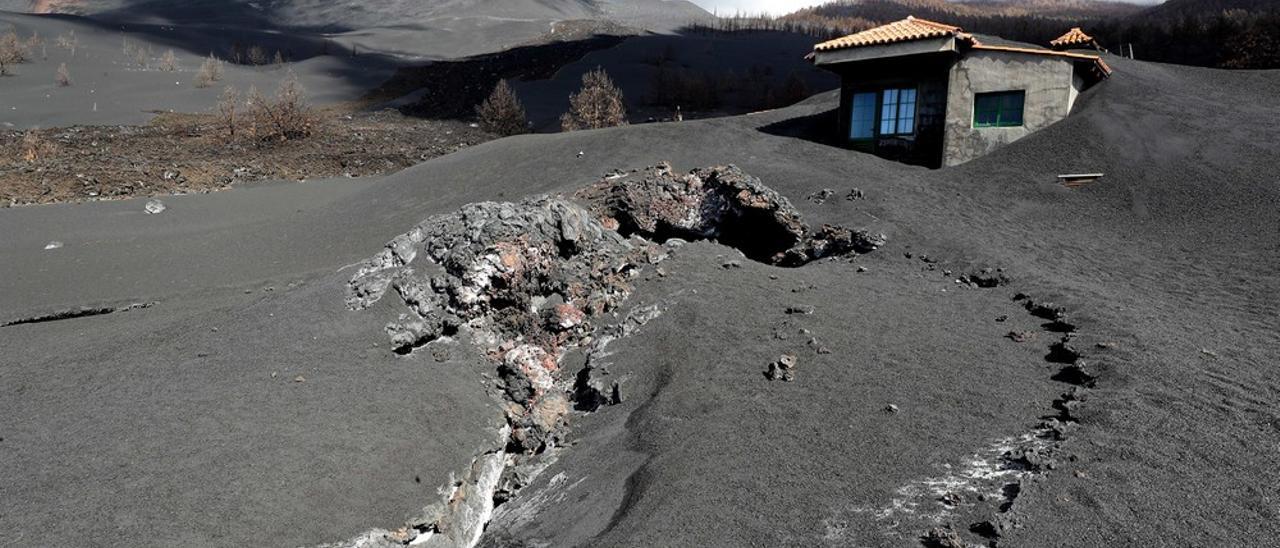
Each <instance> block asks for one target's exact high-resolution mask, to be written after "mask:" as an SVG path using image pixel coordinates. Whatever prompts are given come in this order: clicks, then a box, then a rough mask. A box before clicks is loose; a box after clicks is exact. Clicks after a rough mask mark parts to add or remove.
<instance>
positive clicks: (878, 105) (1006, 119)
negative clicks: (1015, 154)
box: [812, 17, 1111, 167]
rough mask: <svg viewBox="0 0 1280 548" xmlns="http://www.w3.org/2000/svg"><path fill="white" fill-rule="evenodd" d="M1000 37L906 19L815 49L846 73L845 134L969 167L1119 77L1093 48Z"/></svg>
mask: <svg viewBox="0 0 1280 548" xmlns="http://www.w3.org/2000/svg"><path fill="white" fill-rule="evenodd" d="M1077 31H1078V29H1073V32H1077ZM1069 34H1070V33H1069ZM1079 34H1080V35H1081V36H1085V35H1084V34H1083V33H1082V32H1080V33H1079ZM1077 39H1079V37H1078V36H1072V42H1073V43H1082V42H1078V41H1077ZM987 42H991V43H987ZM995 42H996V41H995V40H994V39H982V40H980V39H979V38H978V37H975V36H974V35H972V34H968V33H965V32H964V31H963V30H961V29H960V27H955V26H951V25H945V24H942V23H935V22H932V21H925V20H923V19H916V18H914V17H907V18H906V19H903V20H901V21H896V22H893V23H889V24H887V25H883V26H880V27H876V28H872V29H869V30H865V31H863V32H859V33H857V34H852V35H849V36H845V37H843V38H837V39H835V40H830V41H827V42H822V43H820V44H818V45H816V46H814V51H813V55H812V59H813V62H814V64H815V65H817V66H819V67H822V68H824V69H827V70H830V71H832V72H835V73H836V74H838V75H839V76H840V78H841V86H840V109H839V120H840V123H839V132H840V133H839V139H840V141H841V142H842V143H843V144H845V145H847V146H849V147H851V148H854V149H857V150H863V151H867V152H872V153H874V154H876V155H878V156H881V157H884V158H889V159H893V160H898V161H902V162H906V163H911V164H918V165H924V166H929V167H940V166H943V165H947V166H952V165H956V164H961V163H964V162H967V161H969V160H972V159H974V158H977V157H978V156H981V155H983V154H986V153H988V152H990V151H992V150H995V149H996V148H998V147H1000V146H1002V145H1005V144H1008V143H1010V142H1013V141H1015V140H1018V139H1021V138H1022V137H1025V136H1027V135H1028V134H1030V133H1031V132H1034V131H1036V130H1039V129H1041V128H1044V127H1046V126H1048V125H1050V124H1053V123H1054V122H1057V121H1058V120H1061V119H1063V118H1065V117H1066V116H1067V115H1068V114H1069V113H1070V112H1071V107H1072V106H1073V105H1074V103H1075V101H1076V98H1077V97H1078V96H1079V94H1080V92H1082V91H1084V90H1085V89H1087V88H1088V87H1090V86H1092V85H1094V84H1096V83H1098V82H1100V81H1102V80H1103V79H1105V78H1106V77H1108V76H1109V75H1110V74H1111V68H1110V67H1108V66H1107V64H1106V62H1105V61H1103V60H1102V58H1101V57H1099V56H1098V55H1096V54H1094V53H1085V52H1073V51H1055V50H1051V49H1041V48H1036V47H1032V46H1026V45H1006V44H1007V43H1001V44H997V43H995ZM1090 43H1091V39H1090Z"/></svg>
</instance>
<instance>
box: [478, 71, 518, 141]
mask: <svg viewBox="0 0 1280 548" xmlns="http://www.w3.org/2000/svg"><path fill="white" fill-rule="evenodd" d="M476 117H477V118H479V119H480V127H482V128H484V130H485V131H489V132H492V133H496V134H498V135H516V134H519V133H524V132H526V131H528V130H529V119H528V117H526V115H525V111H524V105H521V104H520V98H519V97H516V94H515V92H514V91H512V90H511V86H510V85H508V84H507V81H506V80H498V85H497V86H495V87H494V88H493V93H492V94H490V95H489V98H488V99H485V100H484V102H483V103H481V104H480V106H477V107H476Z"/></svg>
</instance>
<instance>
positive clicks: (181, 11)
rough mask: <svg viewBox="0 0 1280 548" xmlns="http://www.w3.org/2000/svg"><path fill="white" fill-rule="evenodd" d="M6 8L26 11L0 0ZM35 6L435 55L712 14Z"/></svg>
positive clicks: (667, 9)
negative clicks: (564, 31) (572, 29)
mask: <svg viewBox="0 0 1280 548" xmlns="http://www.w3.org/2000/svg"><path fill="white" fill-rule="evenodd" d="M6 1H9V2H11V4H12V3H14V0H6ZM23 2H25V0H20V1H18V2H17V3H19V4H20V3H23ZM6 8H7V9H13V10H16V9H23V8H19V7H18V6H17V5H9V6H6V5H4V4H0V9H6ZM29 8H30V9H32V10H34V11H37V12H39V13H73V14H80V15H86V16H90V17H93V18H95V19H99V20H103V21H110V22H115V23H121V22H127V23H151V24H174V25H182V26H216V27H225V28H230V29H232V30H236V31H240V30H245V29H255V30H264V29H276V30H288V31H294V32H322V33H326V34H328V35H329V36H330V37H331V38H336V39H339V41H341V42H343V43H345V44H347V45H348V46H351V47H356V48H358V49H363V50H365V51H376V52H382V53H392V54H403V55H411V56H419V57H435V58H441V57H459V56H464V55H473V54H478V53H487V52H492V51H496V50H500V49H503V48H505V47H510V46H514V45H517V44H520V43H524V42H527V41H529V40H531V39H534V38H536V37H539V36H541V35H544V34H546V33H548V32H549V31H550V30H552V24H553V23H556V22H560V21H570V20H595V21H604V22H610V23H614V24H620V25H623V26H627V27H632V28H635V29H638V30H647V31H656V32H666V31H670V30H674V29H677V28H680V27H682V26H684V25H688V24H690V23H694V22H699V21H706V20H707V19H709V18H710V17H711V15H710V14H709V13H707V12H706V11H705V10H703V9H701V8H699V7H697V6H696V5H694V4H693V3H691V2H688V1H687V0H625V1H624V0H550V1H548V0H500V1H492V0H445V1H439V2H419V1H412V0H395V1H384V2H361V1H351V0H343V1H328V0H260V1H248V0H181V1H172V0H81V1H74V2H35V3H32V4H31V5H30V6H29Z"/></svg>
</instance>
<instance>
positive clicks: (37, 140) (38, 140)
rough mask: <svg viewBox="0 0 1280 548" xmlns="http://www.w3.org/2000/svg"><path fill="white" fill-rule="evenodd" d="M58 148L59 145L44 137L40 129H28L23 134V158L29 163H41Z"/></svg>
mask: <svg viewBox="0 0 1280 548" xmlns="http://www.w3.org/2000/svg"><path fill="white" fill-rule="evenodd" d="M57 150H58V149H57V146H56V145H54V144H53V143H51V142H49V141H48V140H46V139H45V138H44V137H42V136H41V135H40V132H39V131H38V130H35V129H32V130H28V131H27V132H26V133H24V134H23V135H22V159H23V160H26V162H27V163H28V164H35V163H39V162H40V161H41V160H43V159H45V158H48V157H49V156H52V155H53V153H54V152H57Z"/></svg>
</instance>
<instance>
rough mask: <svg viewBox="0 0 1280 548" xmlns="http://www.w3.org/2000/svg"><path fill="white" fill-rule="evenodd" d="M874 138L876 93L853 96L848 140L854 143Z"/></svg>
mask: <svg viewBox="0 0 1280 548" xmlns="http://www.w3.org/2000/svg"><path fill="white" fill-rule="evenodd" d="M875 136H876V93H875V92H865V93H855V94H853V117H852V119H851V120H850V124H849V138H850V139H853V140H855V141H861V140H866V139H872V138H874V137H875Z"/></svg>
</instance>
